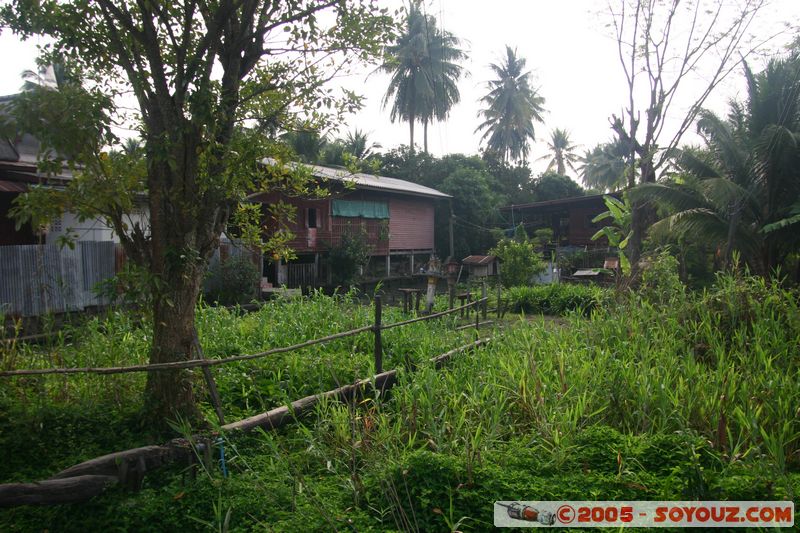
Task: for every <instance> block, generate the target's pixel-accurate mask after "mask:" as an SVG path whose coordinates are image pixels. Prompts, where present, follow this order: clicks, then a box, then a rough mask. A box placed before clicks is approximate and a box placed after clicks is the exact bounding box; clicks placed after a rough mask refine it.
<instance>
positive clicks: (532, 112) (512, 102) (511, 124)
mask: <svg viewBox="0 0 800 533" xmlns="http://www.w3.org/2000/svg"><path fill="white" fill-rule="evenodd" d="M525 62H526V61H525V59H524V58H522V57H518V56H517V52H516V50H514V49H512V48H511V47H510V46H506V57H505V59H504V61H503V62H502V63H499V64H497V63H492V64H491V65H489V68H491V69H492V72H493V73H494V74H495V76H496V78H495V79H493V80H490V81H489V82H488V83H487V86H488V89H489V93H488V94H486V96H484V97H483V98H481V102H483V103H484V104H485V105H486V107H485V108H484V109H482V110H481V111H480V114H481V116H483V118H484V121H483V122H482V123H481V124H480V126H478V127H477V129H476V130H475V131H480V130H486V131H485V133H484V134H483V137H481V141H482V142H483V141H486V147H487V150H491V151H494V152H497V153H498V154H500V155H501V156H502V158H503V159H504V160H506V161H508V160H515V161H519V160H522V161H525V160H526V159H527V158H528V153H529V152H530V146H529V143H530V142H532V141H533V140H534V138H535V136H534V127H533V123H534V122H542V121H543V119H542V114H543V113H544V107H543V105H544V98H543V97H541V96H539V94H538V93H537V91H536V89H534V88H533V87H531V81H530V77H531V74H530V72H526V71H525Z"/></svg>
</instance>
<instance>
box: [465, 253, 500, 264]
mask: <svg viewBox="0 0 800 533" xmlns="http://www.w3.org/2000/svg"><path fill="white" fill-rule="evenodd" d="M495 259H497V258H496V257H495V256H493V255H470V256H467V257H465V258H464V259H462V260H461V262H462V263H463V264H465V265H488V264H489V263H491V262H492V261H494V260H495Z"/></svg>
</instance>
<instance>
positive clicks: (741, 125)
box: [631, 58, 800, 274]
mask: <svg viewBox="0 0 800 533" xmlns="http://www.w3.org/2000/svg"><path fill="white" fill-rule="evenodd" d="M745 75H746V77H747V82H748V99H747V101H746V102H745V103H744V104H741V103H734V104H732V106H731V111H730V113H729V116H728V118H727V120H724V119H721V118H720V117H718V116H716V115H714V114H713V113H710V112H703V113H701V115H700V119H699V121H698V129H699V131H700V132H701V133H702V135H703V137H704V139H705V141H706V144H707V146H708V149H707V152H700V151H697V150H684V151H683V152H682V154H681V157H680V159H679V164H680V168H681V169H682V170H683V171H684V175H683V176H680V177H678V178H677V179H672V180H671V181H668V182H663V183H653V184H644V185H640V186H639V187H637V189H635V190H634V191H631V193H632V194H633V195H635V196H638V197H639V198H641V199H644V198H647V199H654V200H656V201H657V202H659V203H660V204H662V205H664V206H667V207H669V208H670V209H671V213H670V214H669V215H668V216H666V217H665V218H664V219H662V220H660V221H659V222H657V223H656V224H654V225H653V226H652V227H651V232H652V233H654V234H658V233H659V232H664V231H668V230H670V231H678V232H681V233H686V234H689V235H695V236H702V237H703V238H706V239H708V240H710V241H711V243H712V244H715V245H716V246H717V249H718V254H719V255H720V257H721V259H722V260H723V262H724V263H729V262H730V260H731V257H732V254H733V251H734V250H738V251H739V252H740V253H741V255H742V257H743V259H744V260H745V261H746V262H747V263H748V264H749V265H750V266H751V267H753V269H754V270H756V271H757V272H761V273H762V274H769V273H771V272H773V271H774V269H775V268H776V267H777V266H778V265H780V264H781V263H782V262H783V261H784V259H785V258H786V257H787V255H788V254H789V253H791V252H792V250H796V247H797V244H798V242H800V238H799V237H798V232H797V231H796V226H795V222H793V218H794V217H793V213H794V212H795V210H796V209H797V205H798V200H799V199H800V148H799V147H800V61H798V59H797V58H791V59H784V60H773V61H771V62H770V64H769V65H768V67H767V69H766V70H765V71H764V72H762V73H760V74H758V75H754V74H753V73H752V72H751V71H750V69H749V68H747V66H746V65H745Z"/></svg>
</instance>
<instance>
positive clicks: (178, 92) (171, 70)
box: [0, 0, 393, 423]
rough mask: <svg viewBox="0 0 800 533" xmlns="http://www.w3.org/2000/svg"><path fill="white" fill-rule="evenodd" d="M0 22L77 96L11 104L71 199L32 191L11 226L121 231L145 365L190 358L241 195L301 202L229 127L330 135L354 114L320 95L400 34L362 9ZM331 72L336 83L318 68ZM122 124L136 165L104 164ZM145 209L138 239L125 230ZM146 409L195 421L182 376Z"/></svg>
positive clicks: (186, 11) (230, 10) (74, 14)
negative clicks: (134, 276) (130, 104)
mask: <svg viewBox="0 0 800 533" xmlns="http://www.w3.org/2000/svg"><path fill="white" fill-rule="evenodd" d="M0 22H1V23H2V24H3V25H4V26H5V27H6V28H10V29H11V30H12V31H14V32H16V33H17V34H18V35H20V36H22V37H24V38H27V37H32V36H34V35H43V36H44V37H45V40H46V41H47V42H48V43H49V44H48V45H47V46H46V50H45V52H46V54H45V56H46V57H45V58H44V59H43V63H45V62H46V60H47V59H48V58H52V57H56V56H58V57H64V58H67V60H68V61H69V63H70V65H72V66H73V67H74V68H75V73H76V76H77V77H79V78H80V81H81V82H82V83H80V84H74V85H70V86H68V87H66V88H64V89H60V90H58V91H54V90H41V91H33V93H32V94H31V95H30V96H28V95H27V93H24V94H23V95H22V96H21V98H20V99H19V100H18V101H17V102H16V112H15V113H16V118H17V126H18V127H19V128H20V129H22V130H24V131H29V132H30V133H32V134H34V135H36V136H37V137H38V138H39V140H40V141H41V142H42V146H43V149H44V151H43V155H44V156H47V155H48V154H49V155H50V157H51V158H53V157H54V156H53V154H59V158H58V159H48V160H45V161H44V162H43V164H42V165H41V168H42V171H44V172H59V171H61V169H62V165H64V164H68V165H70V166H71V167H72V169H73V172H74V173H75V178H74V179H73V180H72V181H71V183H70V184H69V186H68V187H67V188H66V190H63V191H62V190H54V189H47V190H45V189H35V190H33V191H31V192H30V193H29V194H28V195H27V196H26V197H25V199H24V200H23V203H22V205H21V206H20V213H23V215H22V217H23V218H24V217H25V216H26V215H24V213H28V215H27V216H29V217H33V218H37V219H38V218H47V217H50V216H54V215H57V214H58V213H59V212H62V211H64V210H71V211H77V212H78V214H79V215H80V216H83V217H95V216H99V217H102V218H103V219H104V220H105V221H107V222H108V223H109V224H110V225H111V226H112V227H113V228H114V231H115V233H116V234H117V235H118V236H119V238H120V241H121V243H122V246H123V247H124V249H125V251H126V254H127V256H128V258H129V259H130V261H132V262H134V263H135V264H137V265H139V266H140V267H141V268H142V269H143V270H145V271H146V272H148V273H149V274H150V276H149V278H148V279H150V280H151V285H150V287H149V288H150V290H151V291H152V293H153V300H152V301H153V307H152V309H151V312H152V321H153V322H152V323H153V337H152V338H153V342H152V351H151V354H150V361H151V362H152V363H169V362H175V361H183V360H186V359H188V358H190V357H191V346H192V342H193V339H194V338H195V334H196V332H195V320H194V319H195V305H196V302H197V298H198V294H199V291H200V286H201V281H202V278H203V274H204V272H205V271H206V268H207V264H208V261H209V258H210V257H211V255H212V254H213V252H214V250H215V249H216V248H217V245H218V243H219V238H220V234H221V233H222V231H223V230H224V229H225V228H226V225H227V224H228V221H229V219H230V218H231V217H232V215H233V214H234V213H236V212H237V211H240V210H242V206H245V207H244V210H245V211H246V210H247V207H246V206H247V204H246V203H243V202H244V201H245V200H246V197H247V195H249V194H251V193H252V192H253V191H267V190H275V189H277V188H286V189H289V190H294V191H303V190H305V189H306V186H305V183H306V181H307V179H308V176H307V175H306V174H304V173H303V172H301V171H298V172H295V173H291V172H286V169H283V168H277V169H274V170H270V171H264V170H263V169H262V168H261V166H260V165H259V164H258V161H261V160H262V159H263V157H265V156H271V157H276V158H285V154H284V153H283V152H281V150H280V146H278V145H276V144H274V143H272V142H270V140H269V139H266V138H265V137H264V136H263V135H262V134H261V133H259V132H256V131H253V130H248V129H244V128H241V127H237V125H239V124H243V123H247V122H248V121H250V120H253V121H255V120H259V121H261V122H262V123H264V124H269V125H271V126H273V127H278V126H281V128H280V129H283V130H286V129H291V126H292V124H295V123H296V122H297V121H295V120H293V118H292V117H293V116H294V115H295V114H296V113H299V114H302V115H303V116H306V117H309V120H311V121H312V122H313V123H315V124H324V123H325V122H326V121H327V120H329V119H330V118H332V116H333V117H335V116H336V115H338V114H339V113H344V112H346V111H348V110H352V109H353V108H354V106H357V105H358V102H359V100H358V99H357V98H356V97H355V95H352V94H346V95H345V97H344V98H341V99H340V98H334V97H333V96H332V93H331V92H330V89H328V88H326V86H325V84H324V82H325V81H326V80H327V79H329V78H330V77H331V76H332V75H333V74H334V73H335V72H336V71H337V69H341V68H347V65H349V64H352V63H353V62H355V61H359V60H366V59H370V58H371V57H375V56H376V55H377V54H378V53H379V51H380V43H381V42H383V41H385V40H386V39H387V38H388V36H389V34H390V32H391V31H392V26H393V24H392V20H391V17H390V16H389V14H388V12H387V11H386V10H385V9H379V8H377V7H376V6H375V5H374V4H373V3H372V2H368V1H366V0H365V1H360V0H345V1H342V0H331V1H322V2H320V1H311V0H300V1H297V2H277V3H276V2H266V1H242V2H239V1H233V0H221V1H219V2H207V1H205V0H187V1H185V2H167V3H164V2H134V1H132V0H129V1H121V0H117V1H112V0H97V1H92V2H89V1H86V0H73V1H54V0H45V1H33V0H16V1H13V2H11V3H8V4H6V5H5V6H4V7H3V8H2V10H1V11H0ZM330 61H333V63H334V65H333V67H332V68H333V70H328V69H327V67H325V66H323V65H328V64H329V63H330ZM123 92H125V93H129V94H131V95H132V96H133V98H134V99H135V102H136V104H135V105H136V112H135V113H134V114H133V115H131V114H126V111H125V108H123V107H120V106H117V105H115V102H116V99H117V97H118V96H119V95H120V94H122V93H123ZM329 106H330V109H331V113H322V112H320V110H325V109H328V108H329ZM125 120H128V121H133V123H134V124H135V125H136V126H137V127H138V129H139V132H140V136H141V138H142V142H143V144H144V157H143V158H141V159H140V160H136V159H132V158H130V157H128V156H125V155H121V156H120V157H109V156H108V155H107V154H106V150H107V148H108V147H113V146H114V145H116V144H118V140H117V139H116V137H115V135H114V134H113V131H112V125H114V124H116V123H119V122H123V121H125ZM144 195H146V197H147V199H148V200H147V201H148V204H149V216H150V218H149V227H147V228H145V227H142V226H141V225H140V224H138V223H134V224H130V222H129V219H128V217H127V214H128V213H130V212H131V211H132V209H133V208H134V205H135V200H136V199H137V198H140V197H142V196H144ZM282 235H283V236H284V237H285V234H282ZM278 244H280V243H278ZM283 244H285V242H284V243H283ZM146 400H147V406H148V410H149V412H150V414H151V415H152V417H153V419H154V420H155V421H157V422H161V423H163V421H164V420H165V419H167V418H170V417H174V416H175V415H176V414H178V415H183V416H187V417H192V416H195V415H196V414H197V409H196V406H195V401H194V398H193V394H192V379H191V376H190V374H189V373H188V372H186V371H164V372H152V373H149V374H148V376H147V385H146Z"/></svg>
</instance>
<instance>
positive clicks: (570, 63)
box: [0, 0, 800, 172]
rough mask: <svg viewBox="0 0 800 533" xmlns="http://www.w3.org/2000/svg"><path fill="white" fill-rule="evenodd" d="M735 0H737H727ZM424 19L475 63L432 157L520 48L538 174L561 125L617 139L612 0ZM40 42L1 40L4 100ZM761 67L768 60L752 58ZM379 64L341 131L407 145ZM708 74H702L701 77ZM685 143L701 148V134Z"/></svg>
mask: <svg viewBox="0 0 800 533" xmlns="http://www.w3.org/2000/svg"><path fill="white" fill-rule="evenodd" d="M725 2H727V3H730V4H735V3H736V2H737V0H725ZM380 3H381V4H386V5H387V6H388V7H392V8H396V7H399V6H400V5H402V3H403V2H402V0H386V1H381V2H380ZM769 4H770V5H769V7H768V8H766V9H763V10H762V11H761V13H760V15H759V17H760V18H759V21H758V23H757V25H756V26H754V27H753V30H754V33H755V35H756V37H761V36H764V35H769V34H772V33H775V32H776V31H777V30H779V29H780V28H782V27H783V25H784V24H787V23H788V24H796V23H797V22H798V21H800V0H771V1H770V2H769ZM425 8H426V10H427V13H428V14H429V15H432V16H434V17H435V18H436V19H437V22H438V24H439V26H440V27H443V28H444V29H446V30H447V31H450V32H451V33H453V34H454V35H455V36H457V37H459V38H460V39H461V40H462V42H463V47H464V48H465V49H466V50H467V52H468V55H469V59H468V60H467V61H466V62H465V63H464V64H463V66H464V67H465V69H466V71H468V72H469V75H468V76H467V77H466V78H464V79H462V80H461V82H460V83H459V90H460V92H461V102H460V103H459V104H457V105H456V106H455V107H454V108H453V110H452V111H451V114H450V118H449V119H448V120H447V121H446V122H442V123H434V124H433V125H431V126H429V134H428V136H429V145H430V151H431V152H432V153H433V154H434V155H438V156H441V155H444V154H448V153H466V154H474V153H478V149H479V147H480V137H481V133H476V132H475V129H476V127H477V126H478V124H479V123H480V117H479V116H478V110H479V109H480V107H481V104H480V103H479V99H480V98H481V96H482V95H483V94H485V93H486V82H487V81H488V80H489V79H490V78H491V72H490V70H489V66H488V65H489V64H490V63H493V62H494V63H497V62H499V61H500V60H501V59H502V57H503V55H504V53H505V46H506V45H509V46H511V47H513V48H516V49H517V53H518V55H519V56H521V57H524V58H525V59H526V60H527V68H528V69H529V70H530V71H531V75H532V79H533V82H534V83H533V84H534V86H535V87H537V88H538V90H539V93H540V94H541V95H542V96H543V97H544V98H545V105H544V107H545V109H546V111H547V112H546V114H545V116H544V119H545V121H544V124H541V123H537V124H536V125H535V130H536V142H535V143H534V145H533V147H532V154H531V157H530V160H531V163H532V167H533V170H534V172H541V171H543V170H544V168H545V166H546V160H541V161H537V159H538V158H540V157H542V156H544V155H545V154H546V152H547V150H546V140H547V138H548V136H549V134H550V132H551V130H552V129H554V128H562V129H566V130H568V131H569V132H570V138H571V140H572V141H573V143H575V144H577V145H578V146H579V152H581V153H582V152H583V151H584V150H586V149H589V148H591V147H593V146H594V145H596V144H597V143H600V142H605V141H608V140H610V139H611V136H612V133H611V130H610V128H609V117H610V116H611V115H612V114H613V113H616V114H620V112H621V111H622V109H623V106H624V104H625V101H626V99H627V92H626V87H625V80H624V74H623V71H622V68H621V66H620V61H619V57H618V52H617V44H616V41H615V40H614V38H613V29H612V28H609V27H608V23H610V21H611V18H610V15H609V13H608V7H607V1H606V0H560V1H554V0H491V1H490V2H487V0H428V1H427V3H426V6H425ZM791 35H792V34H791V33H787V34H785V35H783V36H782V37H779V38H778V39H776V40H775V41H773V42H772V43H771V45H770V46H772V47H773V48H780V47H781V46H783V45H784V44H785V43H786V42H787V41H788V40H790V39H791ZM35 45H36V41H35V40H34V41H29V42H26V43H20V42H19V41H18V39H17V38H16V37H15V36H13V35H11V34H10V32H7V31H5V32H3V33H2V34H0V57H2V58H3V66H4V67H5V68H4V69H3V72H4V74H3V76H2V78H1V79H0V94H9V93H13V92H16V91H17V90H18V88H19V86H20V85H21V80H20V77H19V73H21V72H22V71H23V70H25V69H33V68H34V61H35V57H36V48H35ZM752 62H753V63H754V67H755V68H756V69H758V68H759V65H761V64H762V62H761V60H759V59H757V58H753V60H752ZM374 70H375V66H374V65H373V66H365V67H364V68H363V69H360V72H357V73H354V74H351V75H349V76H348V77H346V78H343V79H339V80H336V81H335V83H337V84H340V85H341V86H343V87H346V88H350V89H354V90H355V91H356V92H358V93H359V94H362V95H363V96H364V97H365V107H364V108H363V109H362V110H361V111H359V112H358V113H356V114H355V115H353V116H351V117H349V118H348V119H347V121H346V124H343V125H342V128H341V129H340V134H341V135H344V134H346V132H348V131H352V130H353V129H355V128H359V129H361V130H363V131H365V132H367V133H368V134H369V137H370V140H371V141H375V142H379V143H380V144H381V145H382V147H383V148H384V150H385V149H390V148H394V147H397V146H399V145H401V144H407V143H408V125H407V124H406V123H395V124H392V123H391V122H390V120H389V110H388V109H383V108H382V106H381V101H382V99H383V95H384V93H385V91H386V87H387V84H388V76H387V75H384V74H381V73H375V72H374ZM704 74H705V73H703V72H699V73H698V76H699V79H702V78H703V76H704ZM699 87H700V84H694V85H693V84H692V83H689V84H687V85H686V86H685V87H683V88H682V95H683V96H684V98H683V99H678V101H677V102H676V104H677V105H676V106H675V108H674V110H675V114H676V115H679V114H680V112H681V111H682V110H683V109H685V108H686V107H687V106H688V104H689V102H691V101H692V100H693V98H694V96H695V94H696V91H697V90H699ZM744 91H745V87H744V83H743V78H742V75H741V70H737V71H736V72H734V73H733V74H732V75H731V77H730V78H729V79H728V80H727V81H726V82H725V83H724V84H722V85H721V86H720V87H718V89H717V90H716V92H715V93H713V94H712V96H711V98H710V99H709V100H708V102H707V106H706V107H708V108H710V109H712V110H715V111H717V112H724V111H725V109H726V103H727V102H728V101H729V100H730V99H731V98H741V97H743V96H744ZM417 132H418V133H417V142H418V143H420V144H421V142H422V128H421V127H418V128H417ZM685 140H686V141H687V142H699V139H698V138H697V137H696V136H694V135H688V136H687V137H685Z"/></svg>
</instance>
